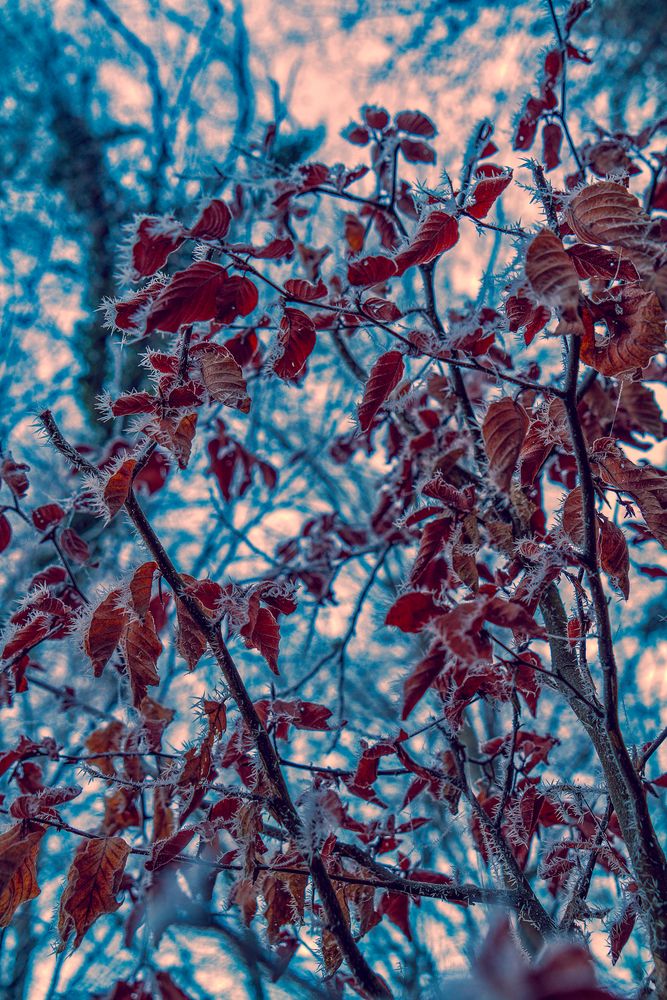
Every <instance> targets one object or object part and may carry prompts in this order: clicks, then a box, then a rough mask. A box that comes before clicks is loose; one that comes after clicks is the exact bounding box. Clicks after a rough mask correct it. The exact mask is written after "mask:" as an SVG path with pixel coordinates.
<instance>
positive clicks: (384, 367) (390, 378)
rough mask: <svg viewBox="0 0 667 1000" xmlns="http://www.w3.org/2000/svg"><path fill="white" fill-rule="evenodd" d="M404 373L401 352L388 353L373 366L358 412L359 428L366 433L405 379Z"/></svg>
mask: <svg viewBox="0 0 667 1000" xmlns="http://www.w3.org/2000/svg"><path fill="white" fill-rule="evenodd" d="M404 371H405V365H404V363H403V355H402V354H401V352H400V351H387V353H386V354H382V355H381V356H380V357H379V358H378V359H377V361H376V362H375V364H374V365H373V367H372V369H371V373H370V375H369V377H368V381H367V383H366V386H365V388H364V396H363V399H362V401H361V403H360V404H359V410H358V415H359V426H360V427H361V430H362V431H364V433H365V432H366V431H367V430H368V429H369V427H370V426H371V424H372V423H373V419H374V418H375V415H376V414H377V412H378V410H379V409H380V407H381V406H382V404H383V403H384V402H385V400H386V399H388V397H389V396H390V395H391V393H392V392H393V391H394V389H395V388H396V386H397V385H398V383H399V382H400V381H401V379H402V378H403V373H404Z"/></svg>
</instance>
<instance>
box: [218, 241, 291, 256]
mask: <svg viewBox="0 0 667 1000" xmlns="http://www.w3.org/2000/svg"><path fill="white" fill-rule="evenodd" d="M228 247H229V249H230V250H232V251H233V252H234V253H237V254H244V255H247V256H248V257H257V259H258V260H279V259H280V258H281V257H291V256H292V254H293V253H294V244H293V243H292V241H291V240H271V241H270V243H267V244H266V246H263V247H255V246H253V245H252V244H250V243H232V244H228Z"/></svg>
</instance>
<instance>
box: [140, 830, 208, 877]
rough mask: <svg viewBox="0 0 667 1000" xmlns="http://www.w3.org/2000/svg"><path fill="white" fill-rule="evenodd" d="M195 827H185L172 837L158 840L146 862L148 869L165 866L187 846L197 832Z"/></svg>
mask: <svg viewBox="0 0 667 1000" xmlns="http://www.w3.org/2000/svg"><path fill="white" fill-rule="evenodd" d="M196 832H197V831H196V829H195V827H193V826H191V827H184V828H183V829H181V830H179V831H178V832H177V833H175V834H173V835H172V836H171V837H167V838H165V839H164V840H158V841H157V843H155V844H153V847H152V850H151V856H150V858H149V859H148V861H147V862H146V871H149V872H157V871H159V870H160V869H161V868H165V867H166V866H167V865H168V864H170V863H171V862H172V861H173V860H174V858H175V857H176V856H177V855H178V854H180V853H181V851H182V850H183V848H184V847H187V846H188V844H189V843H190V841H191V840H192V838H193V837H194V835H195V833H196Z"/></svg>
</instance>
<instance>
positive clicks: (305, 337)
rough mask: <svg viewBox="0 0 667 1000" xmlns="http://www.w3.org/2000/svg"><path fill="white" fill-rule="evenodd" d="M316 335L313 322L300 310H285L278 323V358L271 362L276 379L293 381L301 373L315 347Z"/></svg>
mask: <svg viewBox="0 0 667 1000" xmlns="http://www.w3.org/2000/svg"><path fill="white" fill-rule="evenodd" d="M315 341H316V334H315V327H314V325H313V321H312V320H311V318H310V317H309V316H306V314H305V313H304V312H301V310H300V309H291V308H289V307H286V308H285V311H284V313H283V318H282V319H281V321H280V332H279V334H278V348H279V350H280V351H281V353H280V356H279V357H278V358H276V359H275V361H274V362H273V366H272V367H273V370H274V372H275V373H276V375H277V376H278V378H282V379H285V380H286V381H293V380H294V379H296V378H297V376H298V375H299V374H300V373H301V372H302V371H303V368H304V365H305V364H306V361H307V360H308V358H309V357H310V355H311V353H312V351H313V348H314V347H315Z"/></svg>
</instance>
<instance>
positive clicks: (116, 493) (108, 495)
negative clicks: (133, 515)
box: [103, 458, 137, 520]
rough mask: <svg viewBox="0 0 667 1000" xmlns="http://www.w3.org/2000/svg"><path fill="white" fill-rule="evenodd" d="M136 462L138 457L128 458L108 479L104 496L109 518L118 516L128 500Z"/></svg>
mask: <svg viewBox="0 0 667 1000" xmlns="http://www.w3.org/2000/svg"><path fill="white" fill-rule="evenodd" d="M136 464H137V460H136V458H128V459H126V460H125V461H124V462H123V464H122V465H121V466H119V468H118V469H117V470H116V472H114V474H113V475H112V476H110V477H109V479H108V480H107V484H106V486H105V487H104V494H103V496H104V502H105V504H106V508H107V511H108V512H109V520H111V518H112V517H115V516H116V514H117V513H118V511H119V510H120V509H121V507H122V506H123V504H124V503H125V501H126V500H127V497H128V494H129V492H130V487H131V485H132V473H133V472H134V467H135V465H136Z"/></svg>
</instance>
